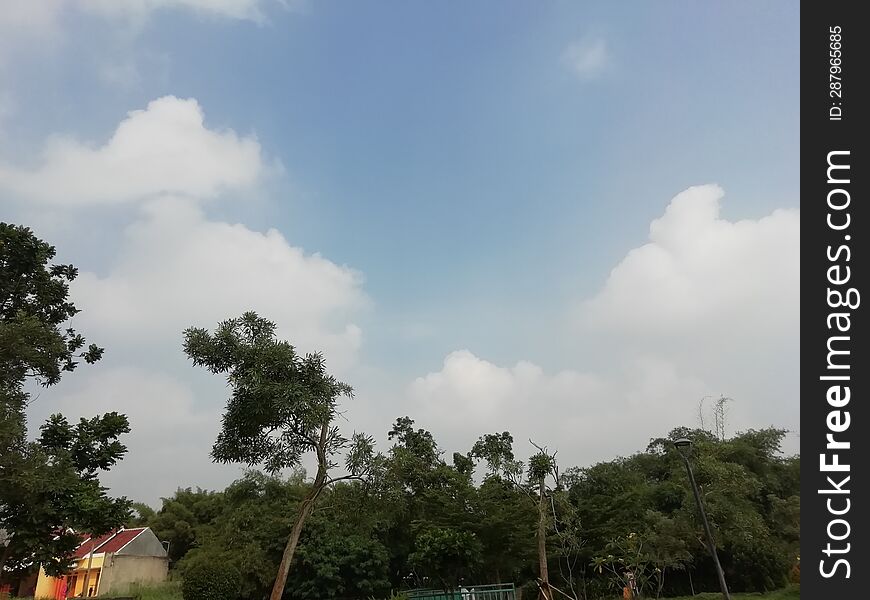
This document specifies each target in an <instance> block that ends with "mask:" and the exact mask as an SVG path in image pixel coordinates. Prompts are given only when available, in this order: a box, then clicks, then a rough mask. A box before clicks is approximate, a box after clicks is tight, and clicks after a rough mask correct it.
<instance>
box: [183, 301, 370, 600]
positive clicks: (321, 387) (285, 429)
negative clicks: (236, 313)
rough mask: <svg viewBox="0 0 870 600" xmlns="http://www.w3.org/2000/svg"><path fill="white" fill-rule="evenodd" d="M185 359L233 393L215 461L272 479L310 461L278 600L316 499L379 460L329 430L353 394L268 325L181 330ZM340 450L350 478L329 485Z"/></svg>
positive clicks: (362, 441)
mask: <svg viewBox="0 0 870 600" xmlns="http://www.w3.org/2000/svg"><path fill="white" fill-rule="evenodd" d="M184 351H185V353H186V354H187V355H188V357H190V358H191V360H192V361H193V364H194V365H197V366H203V367H206V368H207V369H208V370H209V371H211V372H212V373H215V374H222V375H226V377H227V381H228V383H229V386H230V388H231V390H232V395H231V396H230V398H229V400H228V401H227V407H226V412H225V413H224V415H223V422H222V428H221V431H220V433H219V434H218V438H217V441H216V442H215V444H214V447H213V448H212V457H213V459H214V460H215V461H217V462H223V463H230V462H232V463H244V464H246V465H248V466H252V467H253V466H262V467H263V468H264V469H265V470H266V471H268V472H270V473H277V472H279V471H281V470H282V469H285V468H291V467H298V466H299V465H300V463H301V460H302V457H303V456H304V455H305V454H307V453H313V454H314V456H315V458H316V461H317V471H316V474H315V476H314V481H313V483H312V485H311V488H310V490H309V491H308V493H307V494H306V496H305V497H304V498H303V500H302V502H301V503H300V504H299V508H298V510H297V512H296V517H295V520H294V522H293V527H292V529H291V531H290V535H289V537H288V539H287V544H286V546H285V548H284V552H283V555H282V557H281V562H280V564H279V566H278V574H277V576H276V578H275V584H274V586H273V587H272V593H271V600H280V599H281V596H282V595H283V593H284V586H285V584H286V582H287V575H288V573H289V572H290V564H291V562H292V560H293V554H294V552H295V551H296V547H297V545H298V544H299V538H300V536H301V534H302V529H303V527H304V525H305V521H306V520H307V519H308V517H309V516H310V515H311V513H312V511H313V510H314V506H315V502H316V501H317V498H318V496H320V494H321V493H322V492H323V490H324V489H325V488H326V487H327V486H329V485H330V484H332V483H335V482H336V481H339V480H342V479H354V478H355V479H359V478H362V477H365V476H366V475H368V474H369V473H370V472H371V470H372V469H373V468H374V466H375V465H376V464H377V463H378V458H379V457H377V456H376V455H375V453H374V445H373V441H372V439H371V438H369V437H367V436H365V435H362V434H356V433H355V434H354V435H353V437H352V438H351V439H350V440H349V439H347V438H345V437H344V436H342V435H341V433H340V432H339V430H338V427H336V426H335V424H334V423H335V420H336V417H337V415H338V399H339V398H340V397H342V396H347V397H351V396H352V393H353V391H352V389H351V387H350V386H349V385H347V384H346V383H342V382H340V381H338V380H337V379H335V377H333V376H332V375H330V374H329V373H328V372H327V371H326V366H325V364H324V361H323V357H322V355H320V354H307V355H305V356H304V357H303V356H300V355H299V354H297V353H296V349H295V348H294V347H293V346H292V345H290V344H289V343H288V342H286V341H283V340H278V339H277V338H276V336H275V324H274V323H273V322H271V321H269V320H267V319H264V318H261V317H259V316H258V315H257V314H256V313H254V312H247V313H245V314H243V315H242V316H241V317H240V318H237V319H230V320H227V321H224V322H222V323H220V324H219V325H218V328H217V330H216V331H215V333H214V334H211V333H209V332H208V331H206V330H205V329H201V328H195V327H191V328H189V329H187V330H185V332H184ZM342 450H346V451H347V452H346V460H345V467H346V469H347V472H348V474H347V475H343V476H340V477H333V478H331V477H330V475H329V471H330V470H331V469H333V468H335V467H337V466H338V465H337V463H335V462H334V457H335V455H336V454H337V453H338V452H340V451H342Z"/></svg>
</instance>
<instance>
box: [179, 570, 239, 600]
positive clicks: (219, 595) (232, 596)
mask: <svg viewBox="0 0 870 600" xmlns="http://www.w3.org/2000/svg"><path fill="white" fill-rule="evenodd" d="M240 586H241V581H240V576H239V573H238V571H236V570H235V569H234V568H232V567H229V566H226V565H221V564H216V563H212V562H205V561H201V562H198V563H196V564H193V565H190V567H189V568H187V569H185V573H184V581H182V583H181V596H182V597H183V598H184V600H236V598H238V596H239V588H240Z"/></svg>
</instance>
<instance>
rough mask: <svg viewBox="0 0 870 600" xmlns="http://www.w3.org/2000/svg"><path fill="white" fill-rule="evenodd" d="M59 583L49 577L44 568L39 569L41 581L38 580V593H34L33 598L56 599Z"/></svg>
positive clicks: (54, 578)
mask: <svg viewBox="0 0 870 600" xmlns="http://www.w3.org/2000/svg"><path fill="white" fill-rule="evenodd" d="M57 582H58V579H57V578H56V577H49V576H48V575H46V574H45V571H43V569H42V567H39V579H37V580H36V591H35V592H33V596H34V597H35V598H54V591H55V590H56V589H57Z"/></svg>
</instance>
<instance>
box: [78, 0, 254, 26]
mask: <svg viewBox="0 0 870 600" xmlns="http://www.w3.org/2000/svg"><path fill="white" fill-rule="evenodd" d="M264 4H266V2H265V1H264V0H123V1H122V2H118V1H117V0H81V5H80V7H81V8H82V9H84V10H87V11H89V12H93V13H96V14H99V15H102V16H105V17H110V18H119V17H120V18H133V19H144V18H145V17H147V16H148V14H150V13H152V12H154V11H158V10H167V9H182V10H190V11H193V12H195V13H198V14H202V15H212V16H217V17H224V18H229V19H241V20H250V21H256V22H261V21H263V19H264V14H263V5H264Z"/></svg>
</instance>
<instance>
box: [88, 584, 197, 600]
mask: <svg viewBox="0 0 870 600" xmlns="http://www.w3.org/2000/svg"><path fill="white" fill-rule="evenodd" d="M112 596H116V597H118V598H131V597H132V598H136V600H182V599H181V581H179V580H175V581H172V580H170V581H164V582H163V583H156V584H155V583H151V584H148V585H142V584H133V585H131V586H130V587H129V588H127V589H126V590H118V591H117V592H115V593H113V594H112ZM97 600H99V599H97ZM106 600H110V598H108V597H107V598H106Z"/></svg>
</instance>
